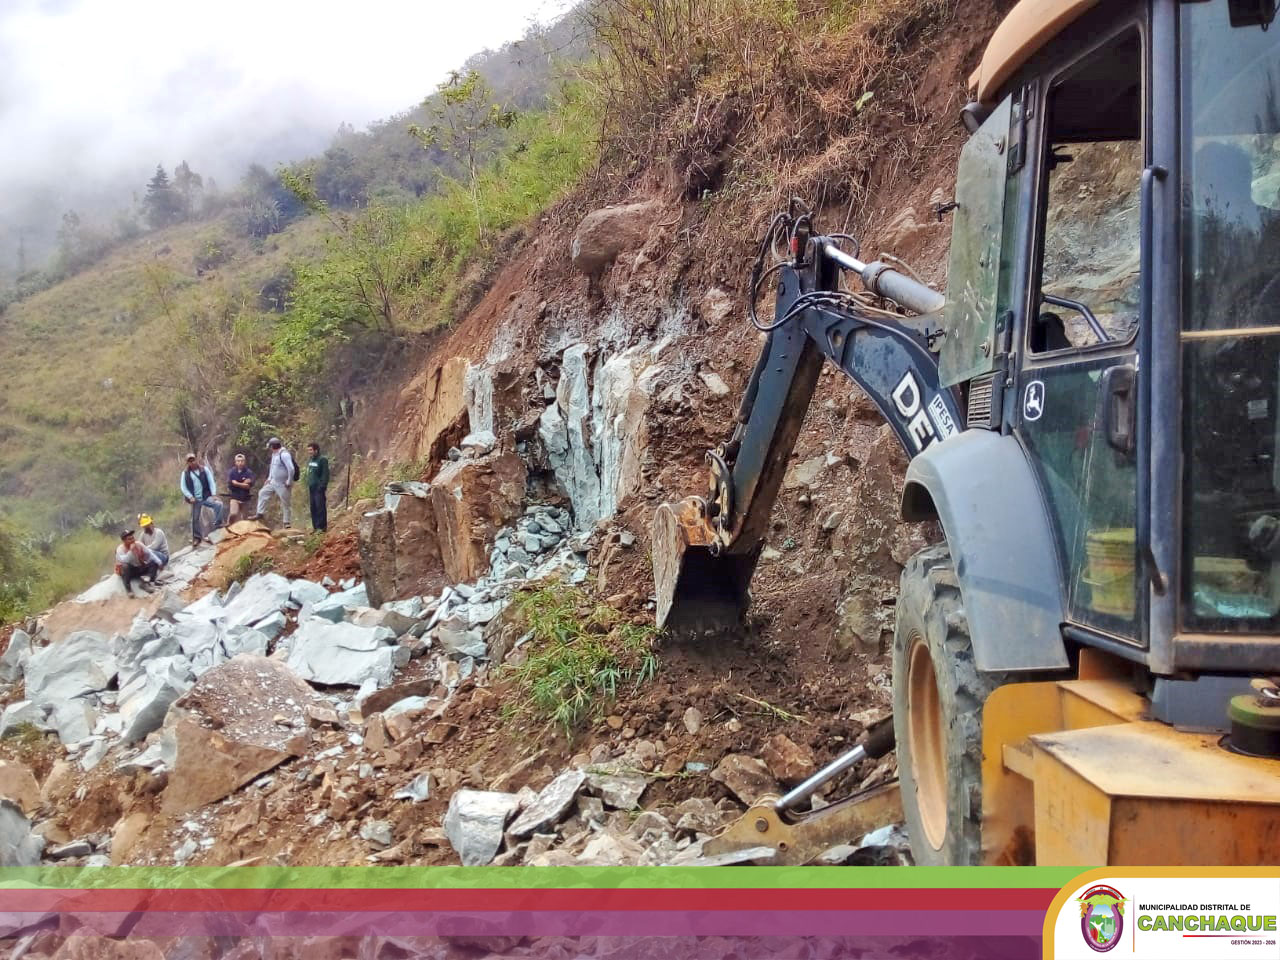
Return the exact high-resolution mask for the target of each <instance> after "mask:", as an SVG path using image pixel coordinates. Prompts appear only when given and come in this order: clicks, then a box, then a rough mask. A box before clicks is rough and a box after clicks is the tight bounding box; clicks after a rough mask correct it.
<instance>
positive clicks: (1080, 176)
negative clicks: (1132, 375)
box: [1027, 29, 1143, 353]
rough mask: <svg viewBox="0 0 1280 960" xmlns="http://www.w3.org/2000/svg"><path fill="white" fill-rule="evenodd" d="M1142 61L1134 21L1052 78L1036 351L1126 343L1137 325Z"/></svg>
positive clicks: (1031, 331) (1033, 336) (1032, 330)
mask: <svg viewBox="0 0 1280 960" xmlns="http://www.w3.org/2000/svg"><path fill="white" fill-rule="evenodd" d="M1140 63H1141V36H1140V34H1139V32H1138V31H1137V30H1136V29H1135V30H1130V31H1128V32H1126V33H1124V34H1122V35H1121V36H1120V37H1118V38H1116V39H1115V40H1113V41H1112V42H1110V43H1108V44H1106V45H1105V46H1104V47H1103V48H1102V49H1100V50H1099V51H1097V52H1096V53H1094V54H1093V55H1092V56H1090V57H1088V58H1087V59H1086V60H1085V61H1084V62H1082V63H1080V64H1079V65H1077V66H1075V67H1073V68H1072V69H1071V70H1069V71H1068V72H1067V73H1066V74H1064V75H1063V76H1061V77H1059V78H1058V79H1057V80H1056V81H1055V82H1054V83H1053V84H1052V86H1051V87H1050V90H1049V96H1048V123H1049V128H1048V145H1047V149H1046V153H1045V164H1044V175H1045V189H1044V190H1043V191H1042V195H1041V200H1042V208H1041V210H1042V220H1041V222H1042V223H1043V224H1044V229H1043V235H1042V238H1041V240H1042V243H1041V271H1040V299H1039V304H1038V308H1037V310H1036V311H1035V312H1034V313H1033V314H1032V317H1031V322H1030V323H1029V324H1028V325H1027V332H1028V349H1029V350H1030V352H1031V353H1052V352H1055V351H1059V350H1074V349H1081V348H1088V347H1096V346H1099V345H1108V344H1115V343H1124V342H1126V341H1128V340H1130V339H1131V338H1132V337H1133V336H1134V334H1135V333H1136V332H1137V328H1138V308H1139V304H1138V300H1139V294H1140V289H1141V285H1140V282H1139V280H1140V278H1139V264H1140V260H1141V238H1140V236H1139V203H1138V200H1139V196H1138V194H1139V188H1140V185H1141V181H1142V168H1143V149H1142V89H1141V80H1142V73H1141V70H1140V68H1139V65H1140Z"/></svg>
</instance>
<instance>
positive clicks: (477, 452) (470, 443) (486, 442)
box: [462, 430, 498, 457]
mask: <svg viewBox="0 0 1280 960" xmlns="http://www.w3.org/2000/svg"><path fill="white" fill-rule="evenodd" d="M497 445H498V438H497V437H495V436H494V435H493V433H492V432H491V431H489V430H479V431H477V432H475V433H469V434H467V435H466V436H465V437H463V438H462V452H463V453H469V454H471V455H472V456H476V457H482V456H484V455H485V454H486V453H489V452H490V451H491V450H493V448H494V447H496V446H497Z"/></svg>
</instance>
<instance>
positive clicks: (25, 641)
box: [0, 630, 31, 683]
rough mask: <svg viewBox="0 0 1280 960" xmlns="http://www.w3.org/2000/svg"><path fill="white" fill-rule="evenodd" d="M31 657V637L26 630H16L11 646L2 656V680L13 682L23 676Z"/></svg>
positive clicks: (0, 664) (0, 676)
mask: <svg viewBox="0 0 1280 960" xmlns="http://www.w3.org/2000/svg"><path fill="white" fill-rule="evenodd" d="M29 659H31V637H30V635H29V634H28V633H27V632H26V631H25V630H14V631H13V634H12V635H11V636H10V637H9V646H8V648H7V649H6V650H5V652H4V656H0V680H3V681H4V682H6V683H12V682H13V681H15V680H19V679H21V678H22V671H23V670H24V669H25V667H26V664H27V661H28V660H29Z"/></svg>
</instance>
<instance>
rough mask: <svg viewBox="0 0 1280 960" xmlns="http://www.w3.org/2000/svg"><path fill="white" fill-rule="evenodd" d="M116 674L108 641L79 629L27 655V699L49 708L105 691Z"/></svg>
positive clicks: (114, 661) (113, 656) (113, 658)
mask: <svg viewBox="0 0 1280 960" xmlns="http://www.w3.org/2000/svg"><path fill="white" fill-rule="evenodd" d="M116 672H117V663H116V658H115V655H114V654H113V653H112V651H111V643H110V641H108V639H107V638H106V637H105V636H103V635H102V634H101V633H96V632H95V631H92V630H81V631H78V632H77V633H73V634H71V635H70V636H69V637H66V638H65V639H63V640H61V641H59V642H57V643H51V644H50V645H49V646H47V647H45V648H44V649H42V650H38V651H36V652H35V653H33V654H32V655H31V659H30V660H28V661H27V666H26V690H27V699H28V700H30V701H32V702H33V703H37V704H41V705H44V704H48V705H50V706H52V705H53V704H56V703H58V702H60V701H63V700H70V699H72V698H73V697H81V696H84V695H85V694H86V693H96V692H98V691H99V690H106V689H107V687H109V686H110V685H111V681H112V680H114V679H115V676H116Z"/></svg>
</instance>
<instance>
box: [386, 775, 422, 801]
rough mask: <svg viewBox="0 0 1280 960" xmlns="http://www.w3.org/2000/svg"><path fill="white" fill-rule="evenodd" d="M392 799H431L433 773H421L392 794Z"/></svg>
mask: <svg viewBox="0 0 1280 960" xmlns="http://www.w3.org/2000/svg"><path fill="white" fill-rule="evenodd" d="M391 799H392V800H412V801H413V802H414V803H421V802H422V801H423V800H429V799H431V774H430V773H420V774H418V775H417V776H416V777H414V778H413V779H412V780H410V781H409V782H408V783H407V784H406V785H405V786H403V787H401V788H400V789H399V790H397V791H396V792H395V793H393V794H392V795H391Z"/></svg>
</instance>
